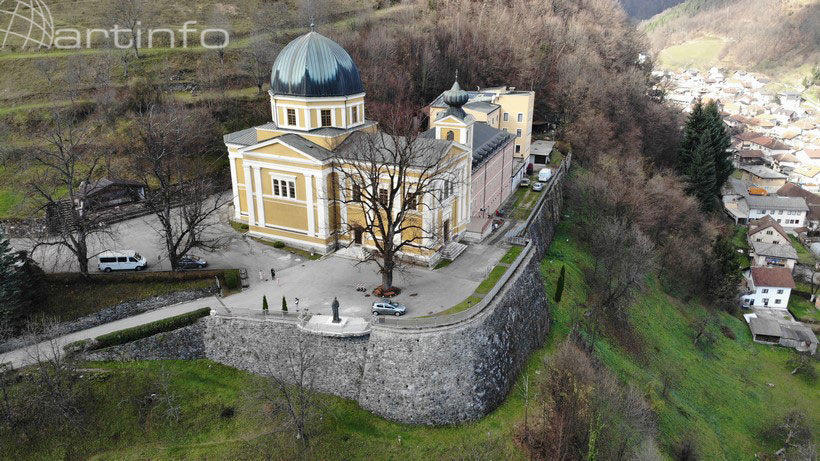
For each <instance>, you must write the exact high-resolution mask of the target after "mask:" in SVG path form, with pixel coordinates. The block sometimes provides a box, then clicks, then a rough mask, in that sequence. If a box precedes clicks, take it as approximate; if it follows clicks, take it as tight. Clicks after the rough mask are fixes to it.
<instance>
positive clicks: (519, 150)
mask: <svg viewBox="0 0 820 461" xmlns="http://www.w3.org/2000/svg"><path fill="white" fill-rule="evenodd" d="M515 153H516V154H519V153H521V146H520V145H518V144H516V145H515Z"/></svg>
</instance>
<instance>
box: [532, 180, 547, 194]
mask: <svg viewBox="0 0 820 461" xmlns="http://www.w3.org/2000/svg"><path fill="white" fill-rule="evenodd" d="M542 190H544V183H542V182H536V183H533V185H532V191H533V192H541V191H542Z"/></svg>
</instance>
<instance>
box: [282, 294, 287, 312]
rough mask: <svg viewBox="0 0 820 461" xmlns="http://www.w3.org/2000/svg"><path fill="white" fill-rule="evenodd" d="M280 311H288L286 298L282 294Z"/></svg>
mask: <svg viewBox="0 0 820 461" xmlns="http://www.w3.org/2000/svg"><path fill="white" fill-rule="evenodd" d="M282 311H283V312H287V311H288V300H287V299H285V297H284V296H282Z"/></svg>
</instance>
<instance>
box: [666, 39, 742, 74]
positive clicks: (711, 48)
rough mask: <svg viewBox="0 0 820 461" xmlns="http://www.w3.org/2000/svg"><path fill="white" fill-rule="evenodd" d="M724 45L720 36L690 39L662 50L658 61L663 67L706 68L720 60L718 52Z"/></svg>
mask: <svg viewBox="0 0 820 461" xmlns="http://www.w3.org/2000/svg"><path fill="white" fill-rule="evenodd" d="M725 46H726V42H725V41H724V40H723V39H720V38H703V39H698V40H690V41H688V42H686V43H682V44H680V45H674V46H670V47H668V48H666V49H664V50H662V51H661V52H660V53H659V54H658V61H659V63H660V65H661V66H663V67H671V68H689V67H696V68H698V69H707V68H709V67H711V66H713V65H716V64H718V63H719V62H720V52H721V51H723V48H724V47H725Z"/></svg>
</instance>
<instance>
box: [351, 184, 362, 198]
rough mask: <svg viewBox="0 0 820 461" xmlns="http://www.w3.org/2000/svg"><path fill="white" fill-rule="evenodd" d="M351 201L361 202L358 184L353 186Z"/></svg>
mask: <svg viewBox="0 0 820 461" xmlns="http://www.w3.org/2000/svg"><path fill="white" fill-rule="evenodd" d="M353 201H354V202H361V201H362V188H361V187H359V185H358V184H353Z"/></svg>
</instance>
